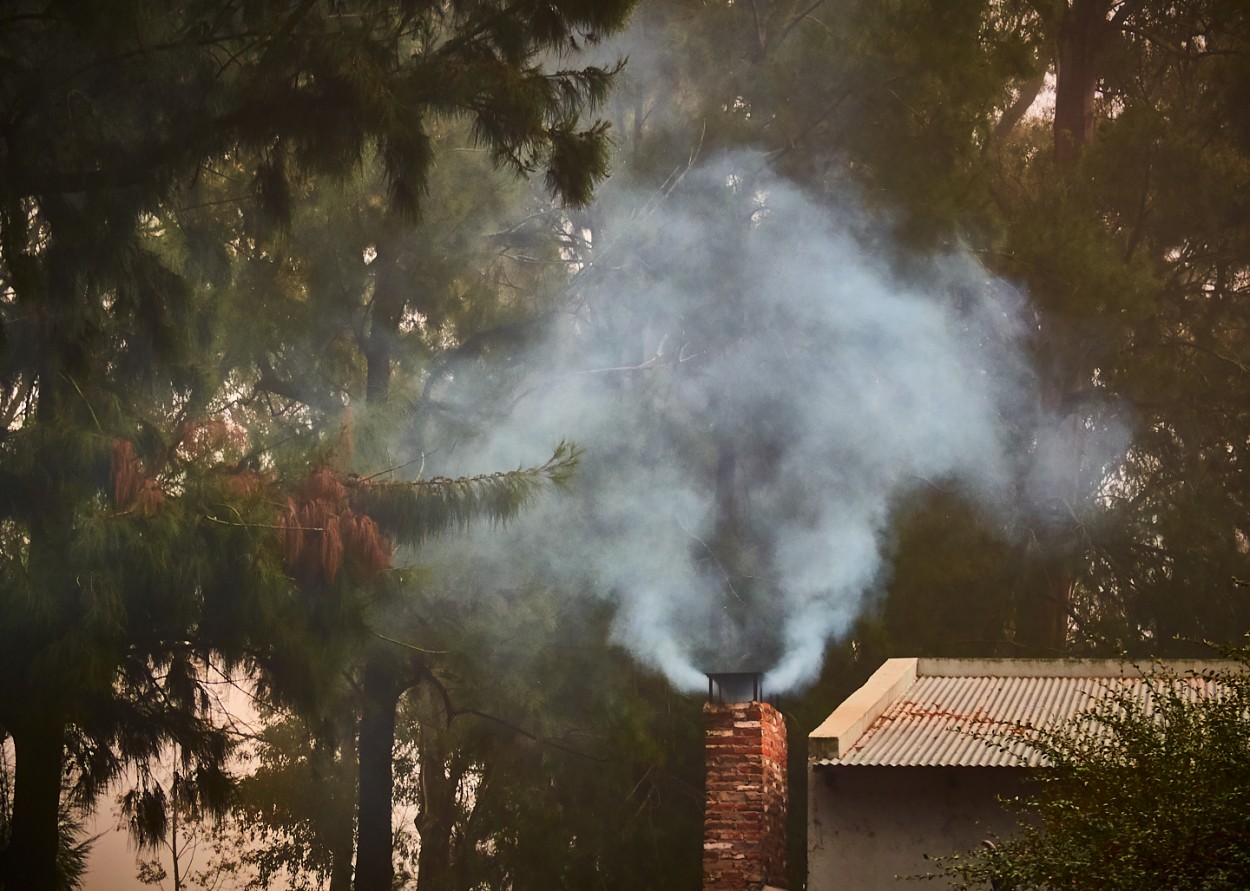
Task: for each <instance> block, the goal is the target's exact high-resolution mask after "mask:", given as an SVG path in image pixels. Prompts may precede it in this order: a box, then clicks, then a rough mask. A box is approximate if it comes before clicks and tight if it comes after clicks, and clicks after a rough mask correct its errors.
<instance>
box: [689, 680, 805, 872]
mask: <svg viewBox="0 0 1250 891" xmlns="http://www.w3.org/2000/svg"><path fill="white" fill-rule="evenodd" d="M760 698H761V690H760V676H759V675H756V674H751V673H742V672H734V673H727V674H717V675H709V676H708V699H709V701H708V703H707V704H706V705H705V706H704V707H703V719H704V728H705V734H706V735H705V740H706V742H705V758H706V768H707V780H706V785H705V789H706V797H705V806H704V824H703V826H704V828H703V891H763V889H765V888H769V887H771V888H785V887H786V725H785V719H784V718H783V717H782V715H781V713H780V712H779V711H777V709H776V708H774V707H773V706H772V705H770V704H769V703H767V702H762V701H760Z"/></svg>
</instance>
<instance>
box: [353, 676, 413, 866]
mask: <svg viewBox="0 0 1250 891" xmlns="http://www.w3.org/2000/svg"><path fill="white" fill-rule="evenodd" d="M403 686H404V685H403V684H402V683H401V682H400V678H399V675H398V672H397V671H396V668H395V666H394V664H393V663H392V662H391V661H390V660H388V659H387V658H385V656H379V655H378V654H377V653H370V654H369V655H367V656H366V657H365V665H364V679H363V684H362V687H363V691H362V692H363V698H364V703H363V705H362V708H361V714H360V740H359V749H360V786H359V791H358V792H357V796H358V805H357V808H358V810H357V819H356V889H355V891H391V881H392V879H393V877H394V867H393V866H392V864H391V844H392V837H391V809H392V808H391V800H392V798H391V796H392V786H391V783H392V776H391V771H392V767H391V764H392V753H393V752H394V749H395V712H396V709H397V708H398V705H399V697H400V694H401V693H402V692H403Z"/></svg>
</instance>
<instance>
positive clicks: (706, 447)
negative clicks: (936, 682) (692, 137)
mask: <svg viewBox="0 0 1250 891" xmlns="http://www.w3.org/2000/svg"><path fill="white" fill-rule="evenodd" d="M763 170H764V165H763V162H762V161H761V159H759V158H758V157H754V156H749V155H736V156H732V157H727V158H724V159H721V160H720V161H718V162H716V163H711V164H707V165H705V166H704V167H703V168H701V169H699V170H696V171H692V172H690V173H689V174H687V176H686V177H685V178H684V180H683V181H682V182H681V184H680V186H679V187H678V188H676V189H674V190H673V191H672V192H671V193H670V194H668V195H667V196H665V197H664V198H663V199H662V200H657V199H656V196H655V195H641V196H639V195H630V194H628V193H627V192H626V191H625V190H624V189H620V188H618V189H616V190H615V191H609V192H608V193H607V194H606V195H605V200H604V201H602V202H601V203H600V205H599V206H598V207H597V208H596V210H595V211H594V215H593V217H592V223H593V225H592V232H593V239H594V250H593V253H592V255H591V257H590V263H589V265H588V266H587V267H586V268H585V269H583V271H582V272H581V273H580V274H579V277H578V281H577V282H576V283H575V288H574V291H575V293H574V297H573V299H572V300H571V302H570V309H569V310H568V311H567V312H566V313H563V314H561V315H560V316H559V318H558V322H557V323H556V324H554V325H553V326H552V330H551V331H550V333H549V335H548V336H547V337H546V338H544V339H543V340H542V341H541V342H540V343H537V344H536V345H533V346H531V348H529V349H528V350H526V351H525V352H524V353H521V352H519V351H513V352H508V353H507V354H506V355H503V356H501V357H500V358H501V359H504V360H506V361H507V363H508V367H509V368H510V369H513V370H514V372H513V373H515V369H518V368H523V369H524V371H525V373H524V375H523V377H522V379H520V380H515V379H514V380H513V381H512V384H511V386H512V388H513V389H512V390H511V391H510V397H509V398H511V399H513V400H514V405H513V407H512V409H511V411H510V413H509V414H508V416H507V418H506V419H505V420H504V422H502V423H497V422H492V423H491V424H488V425H486V426H485V429H484V430H483V436H482V437H481V438H480V439H477V440H474V441H467V440H461V441H460V442H459V444H458V445H457V447H456V448H455V449H454V450H447V451H445V452H444V456H445V457H448V458H450V459H452V461H451V463H449V464H446V465H444V466H441V467H439V468H437V469H439V470H443V471H446V472H452V473H454V472H474V471H481V470H484V469H493V468H497V467H500V466H516V465H517V463H518V462H521V463H538V462H541V461H542V460H543V459H544V458H545V457H546V456H547V455H548V454H550V450H551V448H552V446H553V444H554V443H555V442H557V441H558V440H560V439H571V440H573V441H575V442H576V443H577V444H579V445H580V446H581V447H582V448H583V450H584V459H583V468H582V471H581V473H580V474H579V476H578V478H577V480H576V481H575V483H574V485H573V487H572V490H571V491H570V492H569V493H568V494H565V495H549V496H544V497H543V498H542V499H541V500H540V502H539V503H538V504H537V505H536V506H535V507H534V508H533V509H531V510H529V511H527V513H526V514H525V515H524V516H523V517H522V518H521V519H520V520H519V521H518V522H516V523H514V524H512V525H510V526H509V527H508V528H507V529H503V530H492V531H487V532H478V533H475V534H474V535H473V536H470V537H467V538H465V537H459V536H451V537H449V538H448V539H447V540H446V541H444V542H442V543H441V544H440V545H439V546H438V551H437V552H435V553H431V554H427V555H426V556H425V557H423V559H429V560H434V561H435V562H436V563H437V561H438V560H451V559H456V555H457V554H458V555H459V558H460V559H462V560H469V559H471V560H472V561H473V563H474V565H475V574H476V577H477V578H478V579H479V584H483V585H499V586H501V587H511V586H513V585H517V584H520V582H519V580H518V578H517V573H518V572H522V571H523V572H524V573H525V574H526V577H527V578H529V579H535V578H540V579H542V580H544V581H545V583H547V584H550V585H559V586H562V587H565V588H568V589H569V590H579V591H582V590H584V591H593V592H596V593H597V594H599V595H600V596H606V597H611V598H612V599H613V600H614V601H615V603H616V605H617V622H616V627H615V634H616V637H617V639H618V640H619V641H620V642H621V643H622V644H624V645H626V646H627V647H628V648H629V649H630V650H631V651H632V652H633V653H634V654H635V655H636V656H637V657H638V658H639V659H641V660H643V661H645V662H646V663H648V664H651V665H653V666H655V667H657V668H659V669H661V670H662V671H664V672H665V673H666V674H667V676H668V677H669V678H671V679H672V681H673V683H674V684H676V685H677V686H678V687H681V688H683V689H691V690H694V689H698V688H700V686H701V685H703V684H704V683H705V677H704V672H705V671H708V670H742V669H743V668H745V667H750V668H751V669H752V670H758V668H757V667H756V666H748V664H747V663H748V661H749V660H752V659H767V660H768V661H769V663H770V664H771V668H769V670H768V672H767V677H766V681H765V683H766V686H767V688H768V689H769V690H772V691H781V690H785V689H789V688H794V687H799V686H802V685H804V684H806V683H809V682H810V681H811V680H813V679H814V678H815V676H816V675H817V673H818V671H819V669H820V665H821V660H822V657H823V653H824V649H825V646H826V645H827V643H828V642H829V641H830V640H831V639H835V638H837V637H838V636H839V635H842V634H844V633H845V632H846V631H847V629H848V628H849V626H850V624H851V623H852V622H853V620H854V619H855V617H856V615H857V613H858V612H859V611H860V609H861V607H862V604H863V600H864V597H865V594H866V593H867V592H869V591H871V590H872V589H873V587H874V585H877V584H878V583H879V581H880V579H881V578H882V571H883V560H884V558H883V550H884V548H885V546H886V544H887V543H888V537H889V534H890V525H891V510H892V506H893V505H894V504H895V503H896V502H897V500H898V498H899V497H900V496H902V495H904V494H905V493H906V492H908V491H909V490H910V489H912V488H913V487H916V486H918V485H924V484H926V483H927V482H937V481H940V482H942V483H943V484H947V485H950V484H955V485H958V486H960V487H962V488H963V489H964V490H965V491H966V492H967V493H969V495H970V496H972V497H976V498H980V499H983V500H985V501H986V502H991V503H993V502H1001V501H1004V500H1007V499H1008V498H1010V497H1011V495H1012V480H1013V479H1014V478H1016V470H1015V468H1013V458H1012V454H1013V452H1012V448H1013V446H1012V443H1011V442H1009V441H1008V436H1009V431H1010V430H1011V429H1013V426H1012V425H1013V424H1016V423H1017V422H1018V421H1020V420H1021V419H1022V418H1023V419H1024V420H1026V421H1027V420H1028V417H1029V413H1030V412H1031V411H1032V408H1031V406H1033V405H1035V404H1036V398H1035V396H1034V395H1033V392H1032V388H1033V383H1032V376H1031V374H1030V373H1029V370H1028V368H1027V363H1026V362H1025V360H1024V359H1023V358H1022V357H1023V356H1024V355H1025V354H1026V350H1025V349H1024V346H1023V342H1022V341H1023V338H1025V337H1026V334H1027V331H1028V330H1030V327H1031V323H1030V322H1029V321H1028V320H1027V318H1026V308H1025V306H1024V304H1023V302H1022V301H1021V299H1020V297H1019V295H1018V294H1017V293H1016V292H1015V291H1014V290H1013V289H1012V288H1010V287H1008V286H1006V285H1005V284H1004V283H1002V282H1001V281H998V280H996V279H994V278H993V277H992V276H990V275H989V274H987V273H986V272H985V271H984V270H983V269H982V268H981V267H980V266H979V265H978V264H977V263H975V262H974V261H973V260H972V259H970V258H969V257H967V256H964V255H961V254H958V253H952V254H950V255H948V256H944V257H941V258H939V259H937V260H934V261H931V262H928V263H926V264H923V266H918V265H917V264H916V263H915V262H914V261H913V262H911V263H910V265H909V268H908V272H907V274H906V275H903V274H897V273H895V272H893V271H892V270H893V269H894V268H895V265H896V261H895V258H893V257H892V256H891V255H890V253H889V251H888V250H887V249H885V248H882V247H880V246H874V245H879V244H880V243H882V242H883V240H882V239H879V238H874V237H873V233H872V230H871V227H866V226H865V225H864V224H863V222H862V221H863V219H864V215H863V214H861V213H860V212H859V211H858V210H856V209H855V208H853V207H846V208H843V209H842V210H840V211H831V210H830V209H829V208H828V207H819V206H816V205H815V204H813V203H812V202H811V201H809V200H808V199H807V198H805V197H804V195H803V194H802V193H801V192H800V191H799V190H797V189H796V188H794V187H793V186H791V185H790V184H788V183H786V182H784V181H781V180H779V179H777V178H775V177H771V176H769V175H768V174H767V173H764V172H762V171H763ZM487 370H489V369H488V366H486V365H484V364H482V363H479V364H478V365H476V366H475V367H472V368H471V367H467V366H466V367H463V368H459V369H457V370H456V371H455V374H454V375H453V377H452V378H450V379H448V380H445V381H443V382H442V383H440V384H436V386H435V390H436V391H437V392H438V393H439V398H440V399H444V400H446V399H452V398H454V394H455V393H456V392H457V391H459V390H462V389H463V390H467V391H469V392H474V393H477V394H479V395H480V393H481V392H482V390H481V389H480V387H476V386H467V387H466V386H465V384H466V382H467V381H468V380H469V379H470V378H471V377H472V376H473V375H475V374H481V373H483V371H487ZM489 376H491V378H492V379H499V377H500V375H499V374H498V373H497V372H496V371H495V370H489ZM440 388H441V389H440ZM1017 429H1018V428H1017ZM423 445H424V446H429V445H431V443H423ZM726 523H730V524H732V528H733V530H734V537H733V538H732V541H733V542H734V543H735V545H736V546H737V547H738V548H739V550H738V551H735V552H733V553H731V554H726V553H725V552H724V550H723V547H722V545H721V544H718V542H721V543H723V541H724V537H723V536H722V537H721V538H719V539H718V533H723V532H724V530H725V529H726V528H727V527H726V525H725V524H726ZM469 555H471V556H469ZM727 560H731V561H733V563H734V566H733V567H731V566H729V565H728V564H727V563H726V561H727ZM735 579H736V580H738V581H737V583H735ZM743 580H745V581H743ZM744 660H745V661H744Z"/></svg>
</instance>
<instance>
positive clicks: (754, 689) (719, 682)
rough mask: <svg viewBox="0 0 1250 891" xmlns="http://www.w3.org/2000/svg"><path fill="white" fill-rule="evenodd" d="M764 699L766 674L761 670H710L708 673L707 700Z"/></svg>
mask: <svg viewBox="0 0 1250 891" xmlns="http://www.w3.org/2000/svg"><path fill="white" fill-rule="evenodd" d="M763 699H764V674H763V672H759V671H709V672H708V675H707V701H708V702H715V703H720V704H724V703H726V702H762V701H763Z"/></svg>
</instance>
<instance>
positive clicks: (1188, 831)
mask: <svg viewBox="0 0 1250 891" xmlns="http://www.w3.org/2000/svg"><path fill="white" fill-rule="evenodd" d="M1235 655H1237V657H1238V658H1237V659H1236V661H1232V662H1228V663H1226V664H1222V667H1220V668H1218V669H1214V670H1210V671H1208V672H1206V673H1203V674H1193V673H1190V674H1179V673H1177V672H1175V671H1171V670H1168V669H1165V668H1163V667H1157V668H1155V669H1153V670H1151V671H1149V672H1147V677H1146V683H1145V684H1138V683H1134V684H1123V685H1121V684H1117V683H1114V682H1112V685H1111V686H1110V687H1109V689H1108V693H1107V695H1106V696H1105V697H1102V698H1100V699H1098V700H1096V701H1095V702H1094V703H1093V704H1091V705H1090V706H1089V707H1088V708H1087V709H1085V710H1084V711H1082V712H1081V713H1080V714H1079V715H1078V716H1077V718H1076V720H1074V721H1070V722H1066V723H1064V724H1062V725H1060V726H1056V727H1034V726H1025V727H1022V728H1016V730H1017V731H1019V732H1023V733H1024V734H1025V737H1026V738H1027V739H1028V740H1029V742H1030V744H1031V745H1032V746H1033V747H1034V748H1035V749H1036V750H1037V751H1039V752H1040V753H1041V754H1042V755H1043V756H1044V757H1045V759H1046V761H1047V762H1048V764H1049V767H1047V768H1044V769H1042V770H1040V771H1039V772H1038V775H1037V779H1036V786H1035V787H1034V789H1033V793H1032V794H1030V795H1029V796H1027V797H1025V798H1023V799H1020V800H1016V801H1013V802H1011V804H1012V805H1013V806H1015V807H1017V808H1019V810H1020V813H1021V826H1020V831H1019V833H1018V834H1017V835H1016V836H1014V837H1013V838H1010V839H1007V840H1002V841H998V842H997V843H996V844H989V843H987V845H986V846H985V848H983V849H982V850H981V851H979V852H976V853H973V854H969V855H966V856H963V857H956V858H951V859H949V860H947V861H946V862H945V864H944V866H945V870H946V874H947V876H948V877H949V878H953V879H955V880H956V887H960V888H965V889H966V888H983V887H986V886H987V885H988V886H989V887H990V888H993V889H996V891H1004V889H1012V891H1026V889H1090V891H1095V889H1097V891H1118V889H1125V891H1127V889H1132V891H1145V889H1150V891H1162V889H1176V891H1180V889H1184V891H1216V889H1230V891H1231V889H1238V891H1243V889H1246V888H1250V820H1248V819H1247V815H1248V814H1250V663H1248V661H1247V659H1248V654H1247V653H1246V652H1239V653H1237V654H1235Z"/></svg>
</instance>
